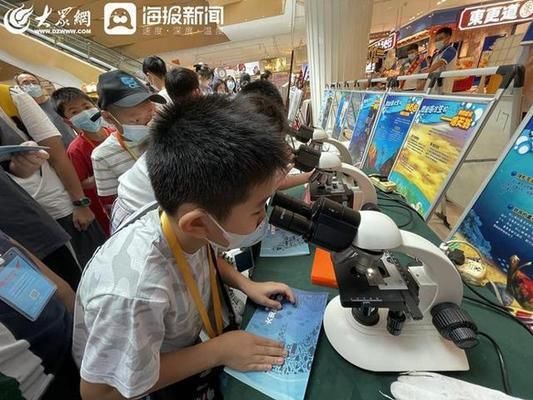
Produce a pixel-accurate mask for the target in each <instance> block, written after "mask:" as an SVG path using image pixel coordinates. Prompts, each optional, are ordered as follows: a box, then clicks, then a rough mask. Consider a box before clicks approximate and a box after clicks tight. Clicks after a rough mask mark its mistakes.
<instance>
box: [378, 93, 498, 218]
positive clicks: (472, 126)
mask: <svg viewBox="0 0 533 400" xmlns="http://www.w3.org/2000/svg"><path fill="white" fill-rule="evenodd" d="M487 106H488V103H487V102H468V101H464V100H455V99H454V100H450V99H442V98H440V99H439V98H427V97H426V98H425V99H424V100H422V104H421V105H420V109H419V110H418V112H417V114H416V115H415V117H414V120H413V124H412V125H411V128H410V129H409V132H408V134H407V136H406V138H405V140H404V143H403V145H402V147H401V149H400V151H399V153H398V156H397V157H396V161H395V163H394V165H393V167H392V169H391V171H390V173H389V180H390V181H391V182H394V183H396V191H397V192H398V193H400V194H401V195H403V196H404V197H405V198H406V200H407V202H408V203H409V204H410V205H411V206H412V207H413V208H414V209H415V210H417V211H418V212H419V213H420V214H421V215H423V216H424V218H426V219H427V218H428V217H429V215H430V214H431V211H432V210H433V207H434V206H435V204H436V203H437V202H438V200H439V197H440V195H441V194H442V191H443V189H444V187H445V186H446V184H447V182H448V181H449V178H450V176H451V174H452V173H453V172H454V171H455V168H456V167H457V163H458V162H459V161H460V160H461V157H462V155H463V154H464V150H465V149H466V148H467V147H468V146H469V145H470V143H471V142H472V139H473V138H474V136H475V133H476V131H477V129H478V126H480V123H481V121H482V118H483V116H484V114H485V111H486V109H487Z"/></svg>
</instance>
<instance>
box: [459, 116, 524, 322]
mask: <svg viewBox="0 0 533 400" xmlns="http://www.w3.org/2000/svg"><path fill="white" fill-rule="evenodd" d="M450 239H451V240H452V241H453V240H461V241H466V242H468V243H469V244H471V245H472V246H474V247H475V248H476V249H477V250H478V252H479V253H480V254H479V255H480V256H481V257H482V260H480V262H482V264H483V266H484V267H485V268H486V281H488V282H489V287H490V288H491V289H492V290H493V292H494V294H495V296H496V297H497V298H498V300H499V301H500V302H501V303H502V305H503V306H505V307H508V308H509V310H510V311H511V313H512V314H513V315H515V316H516V317H517V318H519V319H520V320H521V321H522V322H523V323H526V324H527V325H528V326H529V327H530V329H531V330H533V109H531V110H530V111H529V113H528V114H527V116H526V117H525V118H524V120H523V121H522V123H521V125H520V126H519V127H518V129H517V130H516V132H515V134H514V135H513V137H512V139H511V140H510V142H509V144H508V146H507V148H506V150H505V151H504V153H503V155H502V156H501V157H500V159H499V160H498V162H497V163H496V165H495V167H494V169H493V171H492V172H491V173H490V175H489V177H488V178H487V180H486V181H485V183H484V184H483V185H482V187H481V189H480V190H479V191H478V193H477V194H476V196H475V197H474V199H473V200H472V202H471V204H470V205H469V207H467V209H466V210H465V212H464V213H463V215H462V216H461V218H460V220H459V223H458V224H457V226H456V227H455V228H454V230H453V231H452V234H451V235H450ZM469 250H471V249H468V248H465V253H466V252H467V251H469ZM470 255H472V256H473V258H476V257H478V255H477V254H475V253H474V254H471V253H470Z"/></svg>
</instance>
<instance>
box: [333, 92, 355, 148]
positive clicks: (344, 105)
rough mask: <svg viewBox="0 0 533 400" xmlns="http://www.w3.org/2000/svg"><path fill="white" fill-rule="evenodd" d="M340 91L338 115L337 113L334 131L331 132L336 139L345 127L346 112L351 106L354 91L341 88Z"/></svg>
mask: <svg viewBox="0 0 533 400" xmlns="http://www.w3.org/2000/svg"><path fill="white" fill-rule="evenodd" d="M339 93H340V94H339V96H340V97H339V105H338V107H337V115H335V124H334V125H333V132H332V134H331V136H332V137H333V138H334V139H338V138H339V136H340V134H341V132H342V129H343V128H344V121H345V119H346V114H347V112H348V109H349V107H350V99H351V97H352V92H351V91H349V90H341V91H340V92H339Z"/></svg>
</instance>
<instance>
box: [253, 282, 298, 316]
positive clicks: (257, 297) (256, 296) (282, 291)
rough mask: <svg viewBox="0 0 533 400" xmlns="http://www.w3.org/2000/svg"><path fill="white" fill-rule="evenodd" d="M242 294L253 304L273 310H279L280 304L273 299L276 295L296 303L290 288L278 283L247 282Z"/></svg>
mask: <svg viewBox="0 0 533 400" xmlns="http://www.w3.org/2000/svg"><path fill="white" fill-rule="evenodd" d="M243 292H244V293H246V295H247V296H248V297H249V298H250V300H252V301H253V302H254V303H255V304H258V305H260V306H265V307H268V308H271V309H274V310H281V308H282V306H281V302H279V301H278V300H276V299H275V297H276V295H281V296H283V297H285V298H287V299H288V300H289V301H290V302H291V303H293V304H294V303H296V298H295V297H294V293H293V292H292V290H291V288H290V287H288V286H287V285H285V284H284V283H279V282H253V281H251V280H248V281H247V282H246V285H245V286H244V287H243Z"/></svg>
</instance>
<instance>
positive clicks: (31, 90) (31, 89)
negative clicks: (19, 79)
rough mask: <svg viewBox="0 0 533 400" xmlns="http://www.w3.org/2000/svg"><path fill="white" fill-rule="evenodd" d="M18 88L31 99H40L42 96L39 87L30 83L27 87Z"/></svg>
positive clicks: (41, 90) (41, 89)
mask: <svg viewBox="0 0 533 400" xmlns="http://www.w3.org/2000/svg"><path fill="white" fill-rule="evenodd" d="M20 88H21V89H22V90H23V91H24V92H26V93H28V94H29V95H30V96H31V97H41V96H42V95H43V88H42V87H41V86H40V85H35V84H33V83H31V84H29V85H24V86H21V87H20Z"/></svg>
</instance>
